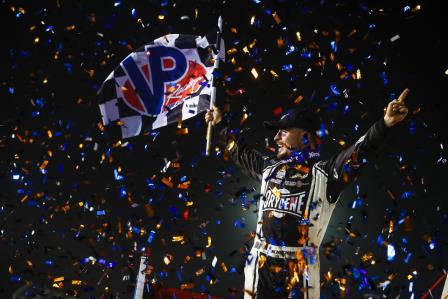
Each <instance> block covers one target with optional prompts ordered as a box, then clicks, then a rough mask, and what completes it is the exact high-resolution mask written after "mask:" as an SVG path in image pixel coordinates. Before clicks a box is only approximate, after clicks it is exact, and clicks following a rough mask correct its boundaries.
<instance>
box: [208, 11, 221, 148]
mask: <svg viewBox="0 0 448 299" xmlns="http://www.w3.org/2000/svg"><path fill="white" fill-rule="evenodd" d="M221 32H222V17H221V16H220V17H219V18H218V33H217V37H216V44H215V46H216V51H214V52H213V59H214V64H213V73H212V90H211V95H210V109H212V108H213V106H214V105H215V100H216V81H215V76H214V75H213V74H215V73H216V71H217V70H218V67H219V54H220V52H219V51H220V50H221ZM212 131H213V127H212V122H209V123H208V127H207V136H206V138H207V146H206V148H205V155H206V156H207V157H209V156H210V151H211V149H210V147H211V143H212Z"/></svg>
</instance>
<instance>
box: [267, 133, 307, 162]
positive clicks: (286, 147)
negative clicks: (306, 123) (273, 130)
mask: <svg viewBox="0 0 448 299" xmlns="http://www.w3.org/2000/svg"><path fill="white" fill-rule="evenodd" d="M305 134H307V132H306V131H305V130H302V129H299V128H290V129H280V130H278V132H277V134H276V135H275V137H274V141H275V143H277V145H278V151H277V158H279V159H282V158H285V157H288V156H289V155H291V151H292V150H302V149H303V148H304V147H306V146H307V145H308V144H307V143H308V139H307V138H306V137H307V136H306V135H305ZM304 135H305V136H304Z"/></svg>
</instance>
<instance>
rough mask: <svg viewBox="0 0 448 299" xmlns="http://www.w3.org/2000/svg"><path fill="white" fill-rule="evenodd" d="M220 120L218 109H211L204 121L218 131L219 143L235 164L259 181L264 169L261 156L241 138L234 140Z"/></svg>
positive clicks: (228, 129) (220, 115)
mask: <svg viewBox="0 0 448 299" xmlns="http://www.w3.org/2000/svg"><path fill="white" fill-rule="evenodd" d="M221 120H222V114H221V111H220V109H219V108H218V107H213V109H212V110H209V111H207V113H206V114H205V121H206V122H207V123H208V122H212V126H213V127H215V128H216V129H217V131H219V132H218V133H219V134H218V135H219V137H218V138H219V141H220V143H221V144H223V145H224V146H225V147H226V149H227V151H228V153H229V156H230V158H231V159H232V160H233V161H234V162H235V164H236V165H238V166H239V167H241V168H243V170H244V171H245V172H247V173H248V174H249V175H250V176H251V177H253V178H255V179H256V180H258V181H261V177H262V173H263V169H264V158H263V155H262V154H261V153H260V152H258V151H257V150H255V149H253V148H252V147H251V146H249V145H248V144H247V143H245V142H244V139H243V138H242V137H239V138H236V137H235V136H234V135H233V134H231V130H230V128H229V127H228V126H226V125H225V124H223V122H221Z"/></svg>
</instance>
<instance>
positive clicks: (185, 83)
mask: <svg viewBox="0 0 448 299" xmlns="http://www.w3.org/2000/svg"><path fill="white" fill-rule="evenodd" d="M213 38H214V39H213ZM215 42H216V33H215V34H209V35H207V36H204V37H201V36H196V35H184V34H168V35H165V36H162V37H160V38H157V39H155V40H154V41H152V42H150V43H148V44H145V45H144V46H142V47H140V48H139V49H137V50H136V51H135V52H132V53H131V54H129V55H128V56H127V57H126V58H125V59H123V60H122V61H121V62H120V65H119V66H117V67H116V68H115V70H114V71H113V72H112V73H110V75H109V76H108V77H107V78H106V80H105V81H104V82H103V84H102V86H101V88H100V90H99V91H98V94H99V101H100V103H99V108H100V112H101V117H102V122H103V124H104V125H105V126H106V128H114V129H116V130H118V132H117V133H118V135H119V137H120V138H129V137H133V136H137V135H140V134H142V133H144V132H147V131H151V130H153V129H157V128H160V127H163V126H166V125H167V124H170V123H173V122H177V121H179V120H185V119H188V118H191V117H193V116H195V115H197V114H198V113H200V112H202V111H205V110H206V109H208V108H209V105H210V92H211V84H212V83H211V79H212V72H213V51H212V48H211V47H213V45H214V43H215ZM215 50H216V48H215ZM223 55H224V42H223V40H222V39H221V41H220V46H219V57H220V59H224V56H223Z"/></svg>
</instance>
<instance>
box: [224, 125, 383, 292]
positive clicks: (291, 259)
mask: <svg viewBox="0 0 448 299" xmlns="http://www.w3.org/2000/svg"><path fill="white" fill-rule="evenodd" d="M222 127H224V126H222V125H221V130H220V131H221V132H220V136H221V138H220V139H221V142H223V143H225V144H229V143H232V144H233V147H231V148H230V149H229V151H228V153H229V156H230V157H231V159H232V160H233V161H234V162H235V163H236V164H237V165H238V166H240V167H242V168H243V170H245V172H247V173H249V174H250V175H251V176H252V177H253V178H255V179H257V180H258V181H259V182H261V192H260V193H261V196H260V202H259V211H258V221H257V227H256V234H255V238H254V244H253V246H252V249H251V250H250V253H249V254H248V256H247V259H246V264H245V268H244V276H245V282H244V291H245V292H244V293H245V295H244V296H245V298H305V299H319V298H320V261H319V247H320V245H321V242H322V239H323V237H324V235H325V231H326V229H327V226H328V223H329V221H330V218H331V214H332V213H333V210H334V208H335V206H336V202H337V201H338V198H339V195H340V193H341V192H342V190H343V188H344V186H345V185H346V184H347V183H349V182H350V181H351V180H352V179H353V178H354V177H355V175H356V174H357V170H358V168H359V166H360V162H359V161H362V160H363V159H365V158H366V159H368V158H369V157H371V155H372V154H373V153H374V151H375V150H376V149H377V148H378V146H379V145H381V144H382V143H383V140H384V139H385V137H386V135H387V132H388V130H389V128H388V127H387V126H386V124H385V123H384V120H383V119H381V120H379V121H377V122H375V123H374V124H373V125H372V126H371V127H370V128H369V129H368V131H367V132H366V134H364V135H363V136H362V137H361V138H359V139H358V141H357V142H356V143H355V144H353V145H351V146H349V147H347V148H345V149H343V150H342V151H340V152H339V153H337V154H336V155H333V156H332V157H331V158H330V159H328V160H326V161H322V160H320V154H319V152H318V151H312V150H303V151H301V152H293V154H292V155H291V156H290V157H288V158H286V159H282V160H279V159H277V158H272V157H265V156H263V155H262V154H260V153H259V152H258V151H256V150H254V149H253V148H251V147H250V146H249V145H248V144H247V143H245V142H244V139H243V138H242V137H239V138H235V137H233V135H232V134H230V132H231V131H230V130H229V129H228V128H227V127H224V128H222Z"/></svg>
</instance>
